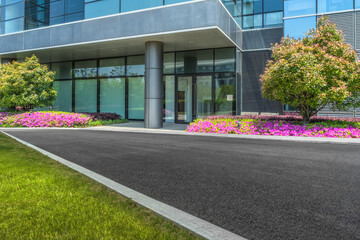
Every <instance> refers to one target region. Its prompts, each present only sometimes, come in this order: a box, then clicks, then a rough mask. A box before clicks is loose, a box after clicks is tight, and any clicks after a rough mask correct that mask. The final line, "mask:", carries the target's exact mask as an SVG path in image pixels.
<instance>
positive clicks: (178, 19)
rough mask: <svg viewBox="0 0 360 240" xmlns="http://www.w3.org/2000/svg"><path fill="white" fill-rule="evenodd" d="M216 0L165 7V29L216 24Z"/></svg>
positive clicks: (172, 29) (171, 29) (173, 29)
mask: <svg viewBox="0 0 360 240" xmlns="http://www.w3.org/2000/svg"><path fill="white" fill-rule="evenodd" d="M215 3H216V2H215V1H205V2H196V3H191V4H184V5H177V6H173V7H166V8H164V9H163V18H164V28H163V31H175V30H181V29H188V28H200V27H207V26H214V25H215V24H216V5H215Z"/></svg>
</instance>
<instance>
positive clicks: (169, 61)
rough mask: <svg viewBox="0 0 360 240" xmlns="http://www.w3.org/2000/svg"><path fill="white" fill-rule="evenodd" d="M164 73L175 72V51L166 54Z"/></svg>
mask: <svg viewBox="0 0 360 240" xmlns="http://www.w3.org/2000/svg"><path fill="white" fill-rule="evenodd" d="M163 72H164V74H174V73H175V53H165V54H164V70H163Z"/></svg>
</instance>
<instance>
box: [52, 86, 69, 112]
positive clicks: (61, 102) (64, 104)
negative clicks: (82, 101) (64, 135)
mask: <svg viewBox="0 0 360 240" xmlns="http://www.w3.org/2000/svg"><path fill="white" fill-rule="evenodd" d="M54 88H55V90H56V91H57V96H56V100H55V101H54V104H53V110H55V111H63V112H71V111H72V80H67V81H54Z"/></svg>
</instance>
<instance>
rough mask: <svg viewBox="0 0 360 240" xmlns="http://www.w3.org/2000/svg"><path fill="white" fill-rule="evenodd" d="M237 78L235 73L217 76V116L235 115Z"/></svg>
mask: <svg viewBox="0 0 360 240" xmlns="http://www.w3.org/2000/svg"><path fill="white" fill-rule="evenodd" d="M235 82H236V77H235V74H234V73H216V74H215V114H217V115H221V114H233V113H235V102H236V88H235V87H236V85H235Z"/></svg>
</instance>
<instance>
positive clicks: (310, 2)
mask: <svg viewBox="0 0 360 240" xmlns="http://www.w3.org/2000/svg"><path fill="white" fill-rule="evenodd" d="M315 13H316V0H285V1H284V16H285V17H294V16H299V15H308V14H315Z"/></svg>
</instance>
